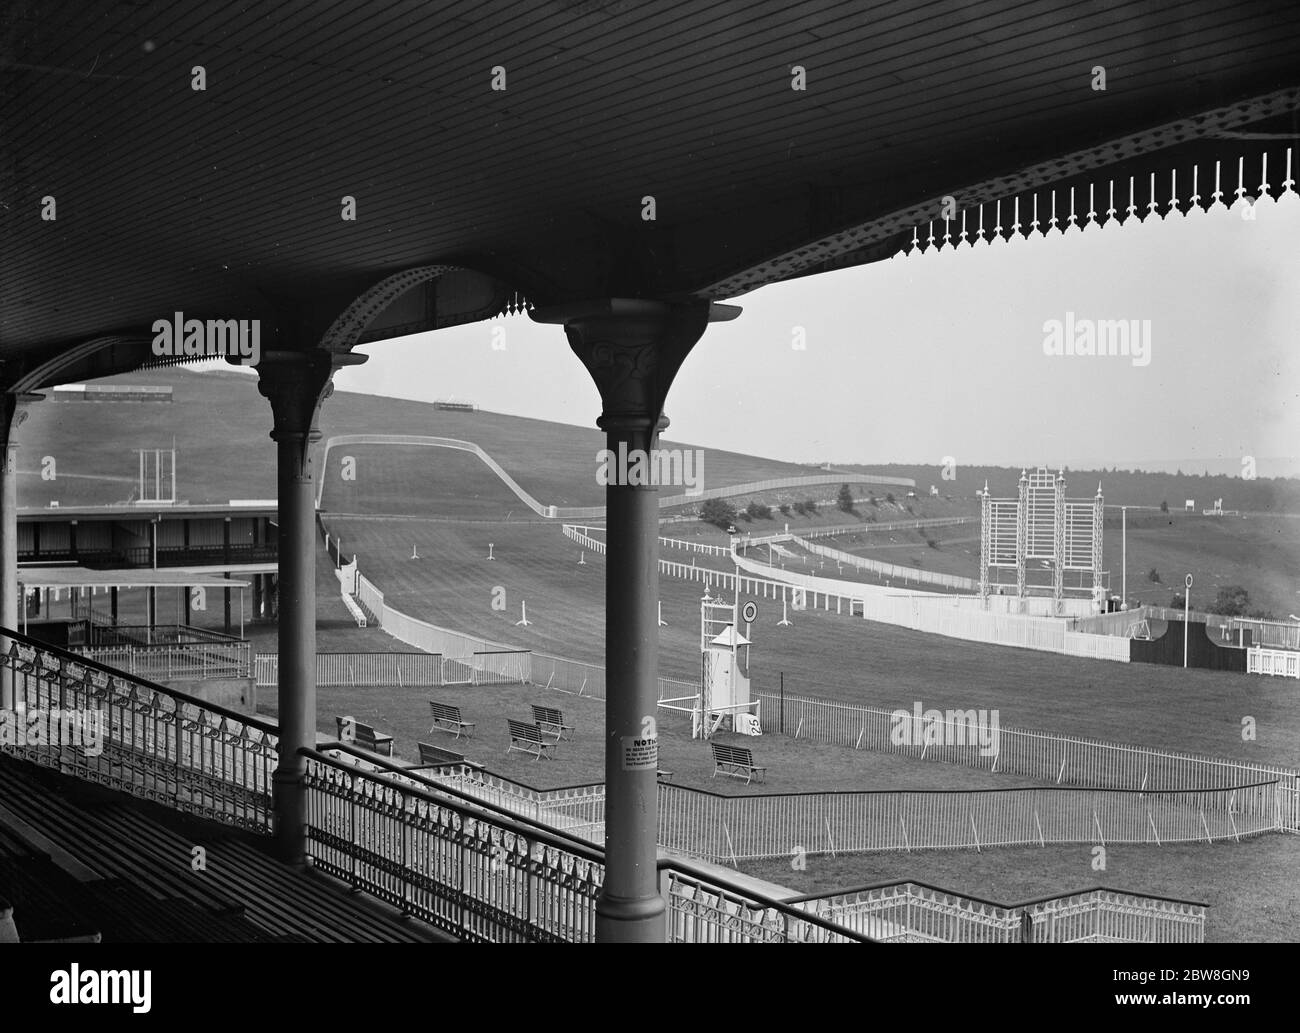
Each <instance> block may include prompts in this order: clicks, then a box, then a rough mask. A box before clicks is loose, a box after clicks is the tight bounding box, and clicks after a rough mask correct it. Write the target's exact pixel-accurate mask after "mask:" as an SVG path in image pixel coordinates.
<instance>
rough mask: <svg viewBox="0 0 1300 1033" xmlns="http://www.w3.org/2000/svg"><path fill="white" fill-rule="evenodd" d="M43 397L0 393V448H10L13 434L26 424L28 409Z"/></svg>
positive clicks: (39, 395) (24, 392) (8, 392)
mask: <svg viewBox="0 0 1300 1033" xmlns="http://www.w3.org/2000/svg"><path fill="white" fill-rule="evenodd" d="M44 397H45V396H44V395H43V394H40V393H39V392H34V391H22V392H18V393H14V392H12V391H4V392H0V448H12V447H13V445H14V432H15V431H16V430H17V429H18V428H19V427H21V426H22V425H23V424H24V423H25V422H27V417H28V416H29V415H30V413H29V412H28V409H29V407H30V406H31V404H32V403H33V402H39V401H41V400H42V399H43V398H44Z"/></svg>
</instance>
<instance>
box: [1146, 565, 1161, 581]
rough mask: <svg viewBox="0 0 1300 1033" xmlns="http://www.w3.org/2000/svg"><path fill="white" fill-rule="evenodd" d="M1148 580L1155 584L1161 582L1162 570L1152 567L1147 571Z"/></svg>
mask: <svg viewBox="0 0 1300 1033" xmlns="http://www.w3.org/2000/svg"><path fill="white" fill-rule="evenodd" d="M1147 580H1148V581H1150V582H1152V583H1153V584H1157V585H1158V584H1160V571H1158V570H1156V568H1155V567H1152V568H1151V569H1150V570H1148V571H1147Z"/></svg>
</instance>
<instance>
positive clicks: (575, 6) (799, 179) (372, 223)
mask: <svg viewBox="0 0 1300 1033" xmlns="http://www.w3.org/2000/svg"><path fill="white" fill-rule="evenodd" d="M0 10H2V11H3V14H0V18H3V22H2V24H0V93H2V98H3V109H2V111H0V134H2V135H0V147H2V148H3V150H2V151H0V227H2V229H3V246H2V248H0V357H2V358H3V359H4V360H5V361H7V362H12V363H15V365H16V368H24V367H26V368H31V367H32V365H33V364H34V363H35V362H37V361H44V360H48V359H49V358H50V357H51V356H52V355H55V354H58V353H60V352H65V351H66V350H67V349H69V348H70V347H72V346H73V345H75V344H78V343H83V342H85V341H87V340H90V339H92V338H98V337H101V336H104V335H109V334H118V335H123V339H128V340H129V339H132V335H140V334H144V333H146V332H147V331H148V328H149V326H150V325H151V324H152V322H153V321H154V320H155V319H157V318H160V317H165V316H167V315H169V314H170V313H172V312H173V311H175V310H181V311H184V312H185V313H186V315H192V316H197V317H199V318H204V317H213V316H221V317H234V318H240V317H246V318H251V317H260V318H263V320H264V321H266V322H269V323H270V324H271V325H272V326H273V327H274V328H275V331H276V332H277V333H278V334H279V335H280V337H281V338H282V339H283V341H284V342H285V343H289V344H297V345H299V346H306V345H310V344H314V343H316V342H317V341H318V340H319V339H320V337H321V335H322V334H323V333H324V332H325V330H326V329H327V328H328V327H329V326H330V325H331V324H332V323H333V322H334V321H335V319H336V317H338V316H339V315H340V313H342V312H343V311H344V309H346V308H347V306H348V305H349V304H350V303H352V302H353V301H354V299H356V298H357V297H358V296H359V295H361V294H362V293H363V292H364V291H366V290H367V289H368V288H370V287H372V286H373V285H374V284H375V283H377V282H378V281H380V280H382V279H383V278H385V277H388V276H392V275H393V274H396V273H399V272H402V271H403V270H408V269H412V268H417V267H428V266H433V265H436V264H440V263H441V264H448V265H454V266H459V267H461V268H464V269H467V270H473V271H476V272H477V273H478V274H483V275H481V276H479V277H478V280H477V282H476V281H475V278H474V276H473V274H465V276H463V277H462V279H461V281H460V282H459V283H453V282H451V281H450V280H449V281H448V282H447V284H445V285H444V287H443V288H442V289H441V293H437V292H427V294H421V293H420V292H418V291H417V292H413V293H409V294H408V296H407V298H406V300H405V302H404V303H403V304H405V306H406V309H407V311H406V313H405V314H404V315H402V316H401V317H400V318H398V317H397V316H394V315H392V313H390V314H389V315H388V316H387V317H381V319H380V322H381V323H383V324H384V325H387V326H391V327H394V328H404V329H405V330H409V329H411V328H412V327H415V328H418V327H420V326H421V325H429V326H437V325H448V324H449V323H452V322H457V321H466V320H468V319H470V318H483V317H484V316H486V315H491V314H494V312H495V311H499V310H500V309H501V308H502V307H505V306H509V305H511V304H513V303H515V302H517V301H518V300H519V298H520V296H522V297H523V298H526V299H527V300H528V302H530V303H537V304H549V303H555V302H559V301H565V300H573V299H578V298H586V297H600V296H610V295H614V296H620V295H621V296H639V297H648V296H658V297H666V298H672V297H678V296H684V295H695V296H702V297H713V298H716V299H718V300H722V299H724V298H725V297H728V296H732V295H734V294H737V293H743V292H744V291H746V290H750V289H753V288H754V287H756V286H759V285H761V284H763V283H767V282H772V281H775V280H780V279H786V278H789V277H791V276H798V275H806V274H808V273H811V272H817V271H820V270H823V269H827V268H833V267H836V266H840V265H846V264H854V263H859V262H864V261H870V260H874V259H876V258H879V257H883V256H884V255H886V254H889V253H893V252H894V251H896V250H898V247H899V246H900V243H901V242H903V241H905V240H910V238H911V229H910V227H911V224H912V223H913V222H916V221H920V220H919V218H918V217H919V216H922V215H924V214H925V213H927V212H929V213H931V217H934V216H937V215H938V210H937V205H938V199H939V198H941V197H942V196H944V195H946V194H948V195H953V196H955V197H957V198H959V199H960V201H961V203H962V204H963V205H968V204H973V203H977V202H979V201H992V200H993V199H994V198H995V197H1002V196H1006V197H1008V198H1009V197H1010V196H1011V195H1012V194H1013V193H1017V192H1022V191H1032V190H1034V189H1038V188H1046V187H1048V186H1051V185H1053V184H1055V185H1058V186H1060V187H1061V188H1062V189H1063V190H1064V189H1066V188H1067V187H1068V185H1070V184H1076V183H1077V184H1079V185H1082V184H1083V183H1084V182H1085V181H1091V180H1096V179H1099V177H1105V176H1109V175H1111V174H1112V173H1115V172H1118V173H1120V174H1122V175H1123V176H1124V177H1127V176H1128V175H1129V174H1135V175H1137V176H1138V177H1139V179H1138V182H1139V184H1141V189H1142V190H1143V191H1145V190H1146V182H1147V180H1146V172H1147V171H1148V169H1149V170H1150V171H1159V172H1160V176H1161V179H1160V188H1159V189H1160V190H1161V191H1166V185H1165V184H1166V183H1167V181H1168V170H1169V169H1171V168H1182V169H1183V170H1184V172H1186V173H1188V174H1189V173H1190V169H1191V168H1192V166H1194V165H1197V164H1198V163H1203V162H1204V161H1206V160H1210V159H1214V158H1218V157H1222V158H1223V159H1224V160H1225V161H1227V160H1228V159H1231V160H1232V161H1233V173H1234V177H1235V160H1236V157H1237V156H1238V155H1239V154H1241V155H1245V156H1247V159H1248V161H1250V162H1253V166H1252V168H1253V169H1254V170H1256V171H1257V170H1258V168H1259V162H1258V159H1259V157H1260V156H1261V155H1262V152H1263V149H1264V148H1266V147H1271V148H1272V149H1273V153H1274V154H1278V153H1281V151H1279V150H1278V148H1279V147H1281V148H1282V150H1283V151H1284V149H1285V147H1286V146H1288V145H1289V144H1294V143H1296V142H1300V141H1297V140H1296V139H1295V134H1296V132H1297V126H1298V125H1300V122H1298V120H1297V115H1296V112H1297V109H1298V108H1300V3H1296V0H1270V2H1265V0H1261V2H1252V3H1238V4H1226V3H1222V2H1212V0H1188V2H1182V3H1178V2H1167V3H1160V4H1141V3H1132V2H1096V0H1086V2H1067V0H1024V2H1008V0H1000V2H970V0H960V2H948V0H941V2H929V3H926V2H921V0H897V2H885V3H869V4H868V3H861V2H854V3H790V2H788V0H781V2H753V0H739V2H718V0H710V2H707V3H705V2H695V3H670V2H658V3H655V2H648V3H632V2H623V0H618V2H599V0H594V2H566V0H558V2H549V3H530V2H527V0H524V2H509V3H503V2H495V0H483V2H473V3H455V4H444V3H429V2H427V0H389V2H384V3H357V2H339V3H326V2H302V0H288V2H285V0H276V2H266V3H254V2H244V3H230V2H221V3H203V2H174V0H166V2H156V3H155V2H138V3H137V2H110V0H76V2H71V3H66V4H58V3H47V2H44V0H9V2H7V3H6V4H5V5H4V6H3V8H2V9H0ZM196 65H201V66H203V68H204V70H205V73H206V90H204V91H196V90H194V89H192V87H191V80H192V68H193V67H194V66H196ZM794 65H801V66H803V67H804V68H805V69H806V78H807V89H806V90H803V91H796V90H793V89H791V81H792V79H791V68H792V66H794ZM1096 65H1101V66H1104V68H1105V69H1106V89H1105V91H1098V90H1094V89H1093V88H1092V83H1093V72H1092V69H1093V67H1094V66H1096ZM496 66H500V67H503V68H504V69H505V74H506V89H505V90H504V91H494V90H493V89H492V88H491V86H492V77H493V69H494V67H496ZM1207 112H1217V114H1215V115H1213V116H1211V117H1206V113H1207ZM1066 156H1070V157H1066ZM1275 160H1276V159H1275ZM1273 167H1274V168H1277V171H1276V172H1275V173H1272V172H1271V174H1270V177H1269V178H1270V180H1271V182H1272V187H1273V190H1274V192H1276V191H1277V190H1278V189H1279V184H1280V182H1281V180H1282V179H1283V171H1282V169H1281V168H1280V167H1278V166H1273ZM1202 168H1203V166H1202ZM1202 174H1203V175H1204V172H1203V173H1202ZM1180 175H1182V173H1180ZM1101 181H1104V179H1102V180H1101ZM1189 181H1190V174H1189V175H1188V180H1187V181H1184V180H1181V179H1180V182H1188V183H1189ZM1258 181H1259V176H1258V175H1256V176H1255V179H1254V184H1253V185H1251V186H1250V191H1251V192H1252V193H1255V192H1257V191H1258V186H1257V184H1258ZM1126 183H1127V179H1126V178H1125V184H1126ZM1231 185H1232V186H1235V178H1234V182H1233V183H1232V184H1231ZM1184 192H1185V193H1190V183H1189V185H1188V187H1187V189H1186V190H1185V191H1184ZM1209 192H1210V188H1208V187H1206V185H1205V183H1204V181H1202V183H1201V191H1200V193H1201V194H1202V195H1208V194H1209ZM345 195H350V196H352V197H354V198H355V199H356V211H357V218H356V220H355V221H344V220H343V219H342V218H341V217H340V213H341V199H342V198H343V197H344V196H345ZM46 196H50V197H53V198H54V199H55V202H56V205H57V219H56V220H55V221H52V222H51V221H44V220H43V219H42V218H41V211H42V199H43V198H44V197H46ZM646 196H653V197H654V199H655V206H656V216H657V217H656V219H655V220H654V221H646V220H644V219H643V218H642V211H643V201H642V199H643V198H644V197H646ZM1043 196H1044V197H1046V194H1044V195H1043ZM1146 200H1147V197H1146V195H1145V193H1143V195H1142V197H1141V202H1142V205H1143V206H1144V205H1145V203H1146ZM1229 200H1230V198H1229ZM1045 218H1046V215H1044V219H1045ZM1010 221H1011V220H1010V219H1009V218H1004V220H1003V222H1005V223H1007V225H1008V226H1009V224H1010ZM990 225H991V222H990ZM1006 232H1008V233H1009V232H1010V230H1009V229H1007V230H1006ZM418 279H419V278H418V277H413V278H412V281H413V282H415V281H418ZM407 289H408V288H407V286H406V285H405V284H404V285H403V286H402V287H401V290H399V291H395V292H390V293H393V295H394V296H400V295H401V294H402V293H403V292H405V291H407ZM514 292H518V294H515V293H514ZM412 299H415V300H412ZM511 299H514V300H513V301H512V300H511ZM383 304H387V302H386V301H384V302H383V303H382V304H378V305H372V306H371V309H368V310H366V311H365V313H364V314H363V317H361V322H362V323H364V324H366V325H369V326H370V328H371V329H370V333H369V335H368V336H369V337H370V338H372V339H373V338H374V337H376V336H383V334H382V333H380V332H379V331H377V330H376V329H375V326H376V325H377V324H375V323H373V322H370V320H371V317H372V315H373V314H374V312H373V311H371V310H375V311H380V310H382V307H383ZM439 307H441V308H442V310H443V311H441V312H438V311H437V310H438V309H439ZM408 317H409V318H408ZM385 320H386V323H385ZM394 332H396V331H394ZM290 338H292V340H290ZM132 354H134V353H133V352H132V350H131V348H130V347H124V349H123V350H122V351H121V357H120V358H119V359H114V360H112V361H110V362H108V363H107V364H108V365H119V366H120V365H121V364H123V363H126V362H128V361H129V360H128V358H127V356H129V355H132ZM6 378H7V380H9V382H11V383H12V380H13V378H12V376H9V374H6Z"/></svg>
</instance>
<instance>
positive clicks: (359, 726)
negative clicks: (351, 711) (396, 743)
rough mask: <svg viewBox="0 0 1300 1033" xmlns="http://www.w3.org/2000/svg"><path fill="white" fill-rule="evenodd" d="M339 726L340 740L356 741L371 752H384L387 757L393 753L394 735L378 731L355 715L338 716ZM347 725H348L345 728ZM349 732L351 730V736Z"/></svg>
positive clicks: (336, 719)
mask: <svg viewBox="0 0 1300 1033" xmlns="http://www.w3.org/2000/svg"><path fill="white" fill-rule="evenodd" d="M334 720H335V721H336V722H337V723H338V726H339V742H347V743H355V744H356V745H357V746H360V747H361V748H362V749H363V750H369V751H370V752H371V753H382V754H383V755H384V756H385V757H391V756H392V755H393V737H392V736H391V735H384V734H383V733H382V732H376V731H375V730H374V729H373V728H371V727H370V725H368V724H363V723H362V722H360V721H358V720H357V719H356V718H355V717H336V718H335V719H334ZM345 725H347V727H346V728H345ZM348 732H351V735H350V736H349V735H348V734H346V733H348Z"/></svg>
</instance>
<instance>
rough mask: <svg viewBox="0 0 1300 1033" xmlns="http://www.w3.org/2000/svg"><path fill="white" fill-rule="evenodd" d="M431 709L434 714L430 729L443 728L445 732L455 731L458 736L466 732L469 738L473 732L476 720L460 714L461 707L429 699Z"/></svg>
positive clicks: (466, 736)
mask: <svg viewBox="0 0 1300 1033" xmlns="http://www.w3.org/2000/svg"><path fill="white" fill-rule="evenodd" d="M429 710H430V712H431V713H432V714H433V724H432V725H430V726H429V731H431V732H432V731H435V730H437V729H441V730H442V731H444V732H455V733H456V736H455V737H456V738H457V739H459V738H460V737H461V733H464V735H465V738H466V739H468V738H470V736H471V735H472V734H473V729H474V725H475V724H476V723H477V722H475V721H466V720H465V719H464V718H463V717H461V716H460V707H453V706H452V705H451V704H450V703H435V702H434V701H433V700H429Z"/></svg>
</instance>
